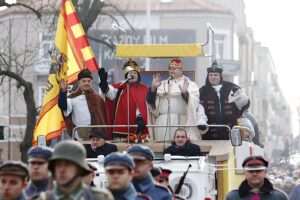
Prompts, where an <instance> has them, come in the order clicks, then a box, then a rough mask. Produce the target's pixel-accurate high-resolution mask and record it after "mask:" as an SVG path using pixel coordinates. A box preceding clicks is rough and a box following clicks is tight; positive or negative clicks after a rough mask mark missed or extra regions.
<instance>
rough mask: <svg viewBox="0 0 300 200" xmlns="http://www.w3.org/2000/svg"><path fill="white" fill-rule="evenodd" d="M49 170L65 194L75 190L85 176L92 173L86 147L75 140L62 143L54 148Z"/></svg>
mask: <svg viewBox="0 0 300 200" xmlns="http://www.w3.org/2000/svg"><path fill="white" fill-rule="evenodd" d="M48 168H49V170H50V171H51V172H52V174H53V176H54V179H55V180H56V183H57V185H58V186H59V187H60V188H61V189H62V190H64V192H68V190H70V189H73V188H74V186H76V185H77V184H79V183H80V182H81V180H82V177H83V176H86V175H88V174H89V173H91V169H90V167H89V166H88V163H87V161H86V150H85V148H84V146H83V145H82V144H81V143H80V142H77V141H74V140H64V141H61V142H59V143H58V144H57V145H56V146H55V147H54V151H53V154H52V157H51V158H50V160H49V167H48Z"/></svg>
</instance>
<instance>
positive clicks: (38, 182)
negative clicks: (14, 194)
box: [25, 146, 52, 198]
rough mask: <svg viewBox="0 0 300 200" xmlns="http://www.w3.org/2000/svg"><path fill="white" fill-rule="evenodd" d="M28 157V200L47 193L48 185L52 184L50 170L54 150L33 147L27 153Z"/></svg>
mask: <svg viewBox="0 0 300 200" xmlns="http://www.w3.org/2000/svg"><path fill="white" fill-rule="evenodd" d="M27 156H28V171H29V177H30V182H29V184H28V186H27V187H26V189H25V194H26V197H27V198H31V197H33V196H36V195H37V194H40V193H41V192H43V191H46V190H47V189H48V185H50V184H52V183H51V179H50V171H49V170H48V163H49V158H50V157H51V156H52V149H51V148H49V147H47V146H35V147H31V148H30V149H29V150H28V152H27Z"/></svg>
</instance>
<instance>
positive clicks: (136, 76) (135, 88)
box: [98, 59, 148, 138]
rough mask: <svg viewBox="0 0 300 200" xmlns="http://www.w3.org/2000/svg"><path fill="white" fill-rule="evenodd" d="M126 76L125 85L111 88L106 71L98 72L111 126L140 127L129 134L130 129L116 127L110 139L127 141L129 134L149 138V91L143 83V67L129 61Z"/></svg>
mask: <svg viewBox="0 0 300 200" xmlns="http://www.w3.org/2000/svg"><path fill="white" fill-rule="evenodd" d="M123 73H124V76H125V81H123V82H120V83H116V84H113V85H109V84H108V82H107V72H105V69H104V68H101V69H100V70H99V71H98V74H99V77H100V81H101V82H100V84H99V86H100V88H101V91H102V92H103V94H104V96H105V97H106V105H107V109H108V114H109V116H108V120H109V123H110V124H112V125H124V124H126V125H127V124H129V125H138V127H137V128H135V127H130V128H129V131H128V128H127V127H114V128H112V130H111V133H112V134H111V136H112V137H117V138H120V137H121V138H122V137H127V136H128V132H129V134H130V135H138V136H140V137H146V136H148V129H147V128H146V124H147V121H148V118H147V105H146V95H147V92H148V88H147V86H146V85H144V84H143V83H141V82H140V80H141V75H140V67H139V65H138V64H137V63H136V62H135V61H133V60H131V59H129V60H128V61H127V62H125V64H124V66H123ZM127 99H129V102H128V100H127ZM128 116H129V119H128Z"/></svg>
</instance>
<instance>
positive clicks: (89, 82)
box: [77, 68, 93, 92]
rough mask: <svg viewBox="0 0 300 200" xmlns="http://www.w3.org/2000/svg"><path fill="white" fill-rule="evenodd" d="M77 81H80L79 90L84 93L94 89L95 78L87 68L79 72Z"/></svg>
mask: <svg viewBox="0 0 300 200" xmlns="http://www.w3.org/2000/svg"><path fill="white" fill-rule="evenodd" d="M77 80H78V88H79V89H80V90H81V91H82V92H87V91H89V90H91V89H92V86H93V77H92V73H91V72H90V70H88V69H87V68H84V69H83V70H81V71H80V72H79V74H78V76H77Z"/></svg>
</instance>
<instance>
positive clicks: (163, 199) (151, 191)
mask: <svg viewBox="0 0 300 200" xmlns="http://www.w3.org/2000/svg"><path fill="white" fill-rule="evenodd" d="M127 153H128V154H129V155H131V156H132V157H133V160H134V164H135V166H134V174H133V180H132V183H133V185H134V187H135V189H136V190H137V191H138V192H141V193H144V194H147V195H149V196H150V197H151V198H152V199H155V200H171V199H172V194H171V193H170V192H169V190H168V189H167V188H165V187H164V186H161V185H158V184H155V182H154V180H153V177H152V176H151V174H150V170H151V169H152V168H153V163H152V161H153V159H154V153H153V151H152V150H151V149H150V148H149V147H146V146H142V145H134V146H132V147H131V148H129V149H128V150H127Z"/></svg>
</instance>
